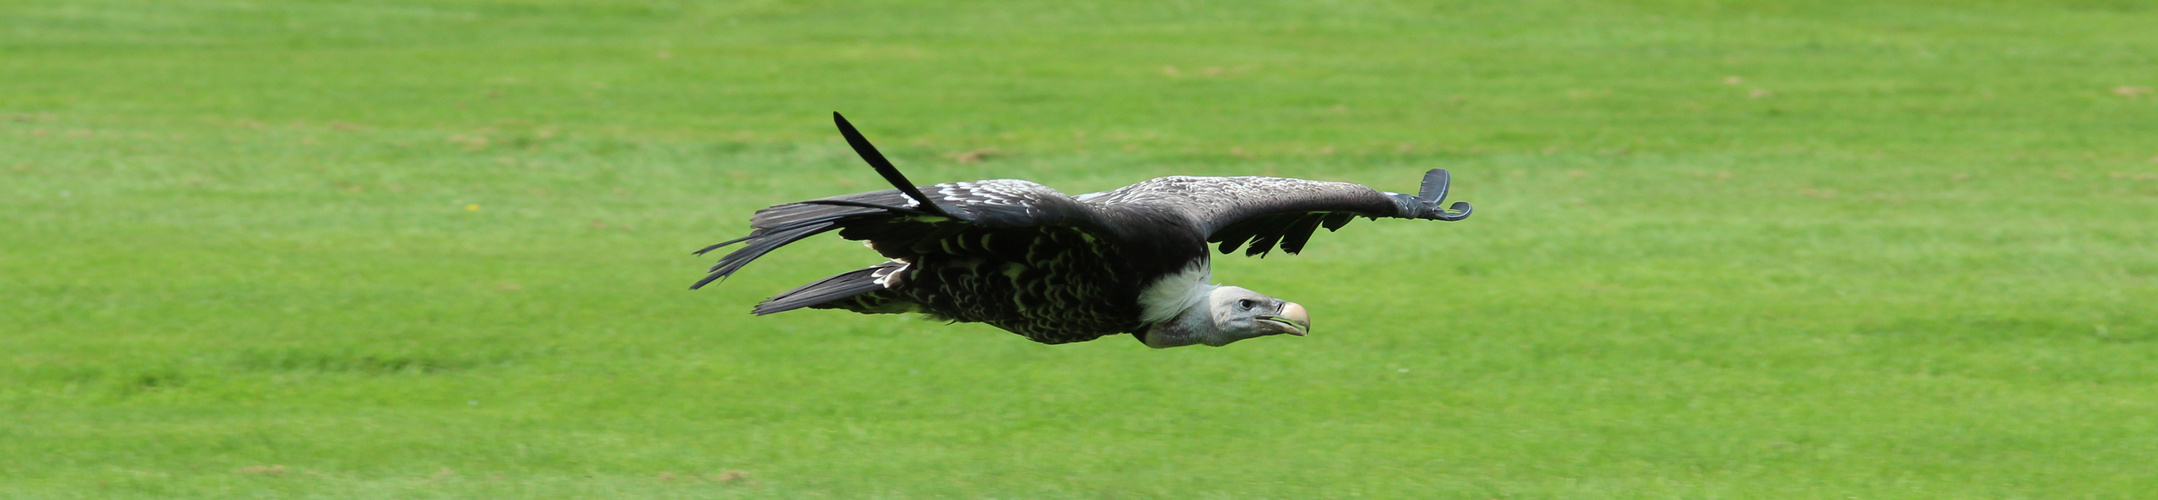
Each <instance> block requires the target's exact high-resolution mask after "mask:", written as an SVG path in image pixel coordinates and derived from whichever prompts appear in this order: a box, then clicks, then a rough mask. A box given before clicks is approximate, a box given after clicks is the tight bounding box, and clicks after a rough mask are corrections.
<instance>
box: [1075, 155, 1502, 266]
mask: <svg viewBox="0 0 2158 500" xmlns="http://www.w3.org/2000/svg"><path fill="white" fill-rule="evenodd" d="M1449 183H1450V181H1449V178H1448V176H1447V173H1446V169H1432V170H1431V171H1429V172H1425V173H1424V182H1423V186H1422V188H1421V189H1419V190H1418V193H1417V195H1416V196H1409V195H1406V194H1401V193H1392V192H1382V191H1379V190H1376V189H1372V188H1370V187H1367V186H1364V185H1361V184H1353V183H1347V182H1326V181H1311V180H1304V179H1285V178H1279V177H1163V178H1159V179H1153V180H1149V181H1146V182H1141V183H1138V184H1133V185H1130V186H1125V187H1122V188H1118V189H1116V190H1114V191H1108V192H1103V193H1091V194H1086V195H1081V196H1080V197H1079V199H1080V200H1081V201H1084V202H1086V203H1089V204H1099V205H1105V206H1144V207H1147V208H1150V209H1154V210H1167V211H1174V212H1179V213H1182V214H1184V216H1185V217H1188V218H1189V219H1190V221H1191V223H1192V224H1193V225H1194V226H1195V227H1197V228H1199V229H1200V231H1201V232H1203V233H1205V234H1206V235H1207V242H1208V243H1218V244H1220V246H1219V247H1218V248H1219V249H1220V250H1221V253H1229V252H1233V251H1236V249H1237V247H1241V246H1244V244H1245V243H1246V242H1249V243H1250V244H1251V246H1250V248H1248V249H1247V250H1245V251H1244V254H1245V255H1257V256H1264V255H1266V254H1267V253H1268V252H1270V251H1272V250H1273V249H1274V246H1275V245H1276V244H1279V245H1280V246H1281V250H1282V251H1284V252H1288V253H1290V254H1295V253H1297V252H1301V251H1303V250H1304V244H1305V243H1306V242H1309V241H1310V240H1311V235H1312V233H1314V232H1316V231H1318V228H1320V227H1325V228H1326V229H1327V230H1328V231H1332V230H1337V229H1340V228H1341V226H1343V225H1346V224H1348V223H1349V221H1351V220H1354V219H1355V218H1357V217H1366V218H1372V219H1377V218H1380V217H1389V218H1403V219H1432V220H1443V221H1456V220H1461V219H1465V218H1468V216H1469V212H1470V210H1471V207H1470V206H1469V204H1468V203H1466V202H1455V203H1454V204H1453V205H1452V206H1450V207H1445V208H1442V205H1441V204H1442V203H1443V202H1445V199H1446V190H1447V186H1448V184H1449Z"/></svg>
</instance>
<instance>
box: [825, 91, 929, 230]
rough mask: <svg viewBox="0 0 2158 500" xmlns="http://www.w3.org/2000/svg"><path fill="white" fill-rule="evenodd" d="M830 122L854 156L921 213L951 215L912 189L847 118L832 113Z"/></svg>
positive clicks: (903, 176)
mask: <svg viewBox="0 0 2158 500" xmlns="http://www.w3.org/2000/svg"><path fill="white" fill-rule="evenodd" d="M832 122H833V123H836V124H839V135H843V136H846V137H847V145H848V146H853V147H854V154H858V155H862V161H865V162H869V166H870V168H875V169H877V175H882V176H884V181H885V182H889V183H892V187H895V188H899V192H902V193H906V194H907V196H908V197H910V198H914V201H917V202H921V204H922V211H924V212H929V213H933V214H937V215H946V216H948V215H951V214H947V213H944V208H943V207H938V206H937V202H935V201H932V200H930V199H929V196H927V195H923V194H922V189H921V188H918V187H914V182H913V181H909V180H907V176H906V175H902V174H900V173H899V167H895V166H892V161H891V160H887V159H884V153H880V152H877V146H875V145H872V144H870V143H869V138H867V137H862V132H861V131H859V130H855V129H854V124H852V123H847V117H844V116H839V112H837V111H834V112H832Z"/></svg>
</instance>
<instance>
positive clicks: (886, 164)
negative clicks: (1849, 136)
mask: <svg viewBox="0 0 2158 500" xmlns="http://www.w3.org/2000/svg"><path fill="white" fill-rule="evenodd" d="M832 117H833V120H834V121H836V122H837V123H838V125H839V129H840V132H841V133H842V134H843V135H845V136H846V138H847V142H848V144H850V145H852V146H853V147H854V149H855V151H856V152H857V153H860V154H861V156H862V159H863V160H865V161H867V162H869V164H870V166H872V167H874V168H876V170H877V173H878V174H880V175H882V176H883V177H884V179H885V180H886V181H887V182H890V183H891V184H892V185H893V186H894V187H895V188H897V189H890V190H884V191H875V192H868V193H856V194H850V195H844V196H835V197H831V198H824V199H818V200H810V201H803V202H796V203H787V204H782V205H776V206H773V207H770V208H766V209H763V210H759V211H757V213H756V214H755V215H754V216H751V217H750V228H751V231H750V234H749V236H745V237H742V238H739V239H735V240H730V241H727V242H724V243H720V244H717V245H712V246H710V247H706V248H704V249H703V250H699V251H697V253H698V254H703V253H705V252H709V251H712V250H714V249H718V248H721V247H725V246H728V245H733V244H736V243H742V244H744V246H743V247H742V248H739V249H736V250H735V251H733V252H731V253H728V254H727V255H726V256H724V257H721V258H720V260H719V263H718V264H717V265H715V266H713V267H712V269H711V271H710V274H708V275H707V276H705V278H704V279H703V280H700V281H698V282H697V283H696V285H693V286H691V287H690V288H697V287H702V286H704V285H705V284H708V283H711V282H713V281H715V280H720V279H724V278H726V277H727V276H730V275H732V274H734V273H735V272H736V271H739V270H741V268H742V266H744V265H746V264H748V263H749V262H750V261H752V260H755V259H756V258H757V257H760V256H763V255H764V254H765V253H766V252H770V251H772V250H773V249H776V248H779V247H781V246H784V245H786V244H788V243H793V242H795V241H799V240H801V239H803V238H807V237H810V236H815V235H817V234H821V233H824V232H828V231H832V230H838V231H839V236H840V237H842V238H846V239H849V240H857V241H863V242H865V243H867V244H868V245H869V247H870V248H872V249H875V250H876V251H877V252H878V253H880V254H883V255H884V257H886V258H888V259H891V260H890V261H887V262H885V263H883V264H878V265H876V266H871V267H868V268H864V269H858V270H854V271H849V272H846V273H842V274H839V275H837V276H832V277H830V278H825V279H823V280H819V281H817V282H815V283H810V284H808V285H803V286H801V287H799V288H795V289H793V290H789V291H787V292H786V293H781V294H779V295H777V296H773V297H772V298H770V299H766V300H765V301H764V302H763V303H760V304H758V305H757V307H756V309H755V310H754V312H755V313H756V314H759V315H764V314H772V313H777V312H783V311H790V310H794V309H799V308H804V307H808V308H817V309H845V310H849V311H855V312H860V313H871V314H876V313H905V312H918V313H925V314H928V315H931V316H934V317H937V318H942V319H947V320H952V321H965V322H981V323H988V324H990V325H994V326H996V327H998V328H1003V329H1005V330H1009V331H1011V332H1013V333H1017V334H1020V335H1024V336H1026V337H1027V338H1029V339H1033V340H1034V341H1036V342H1042V343H1049V344H1061V343H1065V342H1079V341H1086V340H1093V339H1095V338H1099V337H1101V336H1104V335H1111V334H1118V333H1131V334H1133V335H1134V336H1137V337H1138V338H1139V339H1140V340H1141V341H1142V342H1145V343H1146V344H1147V345H1150V346H1154V347H1175V346H1182V345H1192V344H1207V345H1215V346H1219V345H1224V344H1228V343H1230V342H1235V341H1237V340H1242V339H1246V338H1252V337H1259V336H1265V335H1274V334H1282V333H1287V334H1293V335H1304V334H1305V333H1307V332H1308V330H1309V328H1310V319H1309V316H1308V313H1307V312H1306V311H1304V309H1303V307H1302V306H1300V305H1297V304H1294V303H1289V302H1285V301H1282V300H1280V299H1275V298H1272V297H1267V296H1265V295H1261V294H1258V293H1256V292H1252V291H1250V290H1245V289H1242V288H1238V287H1233V286H1216V285H1212V284H1210V283H1209V281H1210V279H1211V271H1210V270H1211V267H1210V264H1209V260H1208V259H1209V252H1208V250H1209V247H1213V248H1216V249H1218V250H1220V251H1221V252H1222V253H1225V254H1226V253H1229V252H1233V251H1235V250H1236V249H1237V248H1245V252H1244V253H1245V255H1260V256H1263V255H1266V254H1267V253H1268V252H1271V251H1272V250H1273V249H1274V248H1276V247H1279V248H1280V249H1281V250H1282V251H1284V252H1288V253H1290V254H1295V253H1298V252H1301V251H1303V249H1304V245H1305V243H1306V242H1308V241H1310V239H1311V235H1312V234H1313V233H1315V232H1317V231H1318V229H1319V228H1321V227H1324V228H1326V229H1327V230H1329V231H1332V230H1336V229H1340V228H1341V226H1342V225H1344V224H1348V223H1349V221H1350V220H1353V219H1355V218H1357V217H1366V218H1372V219H1377V218H1380V217H1389V218H1406V219H1433V220H1445V221H1454V220H1461V219H1464V218H1467V217H1468V216H1469V211H1470V207H1469V204H1467V203H1460V202H1456V203H1454V204H1453V205H1452V206H1450V207H1445V208H1442V207H1441V206H1440V204H1441V203H1442V202H1443V201H1444V199H1445V197H1446V188H1447V184H1448V179H1447V174H1446V171H1445V170H1443V169H1433V170H1431V171H1430V172H1426V173H1425V174H1424V182H1423V186H1422V189H1421V190H1420V192H1419V193H1418V194H1417V195H1416V196H1410V195H1406V194H1400V193H1391V192H1381V191H1377V190H1374V189H1371V188H1369V187H1365V186H1362V185H1358V184H1350V183H1344V182H1322V181H1308V180H1302V179H1283V178H1275V177H1163V178H1158V179H1153V180H1148V181H1145V182H1141V183H1138V184H1133V185H1130V186H1125V187H1123V188H1119V189H1116V190H1112V191H1105V192H1100V193H1089V194H1083V195H1079V196H1076V197H1074V196H1066V195H1065V194H1063V193H1060V192H1057V191H1056V190H1054V189H1050V188H1048V187H1047V186H1043V185H1040V184H1035V183H1033V182H1028V181H1022V180H1012V179H997V180H985V181H972V182H952V183H944V184H936V185H931V186H919V187H917V186H915V185H914V184H913V183H911V182H909V181H908V180H907V179H906V177H905V176H903V175H901V174H900V173H899V170H898V169H897V168H894V167H893V166H892V164H891V162H890V161H888V160H886V159H885V158H884V155H882V154H880V153H878V152H877V150H876V148H875V147H874V146H872V145H870V143H869V141H868V140H867V139H864V138H863V137H862V135H861V133H859V132H857V131H855V130H854V127H853V126H852V125H850V124H848V123H847V121H846V119H845V118H842V117H840V116H839V115H838V114H837V113H834V114H833V115H832Z"/></svg>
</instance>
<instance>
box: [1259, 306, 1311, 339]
mask: <svg viewBox="0 0 2158 500" xmlns="http://www.w3.org/2000/svg"><path fill="white" fill-rule="evenodd" d="M1265 319H1266V320H1268V321H1272V322H1275V323H1281V324H1282V325H1283V326H1286V327H1288V328H1284V329H1283V330H1286V331H1284V332H1282V333H1287V334H1290V335H1295V336H1298V337H1302V336H1305V335H1309V334H1311V313H1309V312H1305V311H1304V306H1303V305H1301V304H1297V303H1295V302H1289V303H1286V304H1282V305H1281V315H1280V316H1267V317H1266V318H1265Z"/></svg>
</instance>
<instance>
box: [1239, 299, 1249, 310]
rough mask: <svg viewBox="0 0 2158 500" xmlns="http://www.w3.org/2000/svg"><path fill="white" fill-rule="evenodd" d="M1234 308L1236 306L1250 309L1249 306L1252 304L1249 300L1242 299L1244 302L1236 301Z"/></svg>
mask: <svg viewBox="0 0 2158 500" xmlns="http://www.w3.org/2000/svg"><path fill="white" fill-rule="evenodd" d="M1236 306H1237V307H1242V308H1245V309H1251V306H1252V302H1251V299H1244V300H1239V301H1236Z"/></svg>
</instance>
